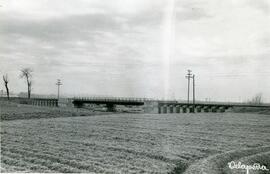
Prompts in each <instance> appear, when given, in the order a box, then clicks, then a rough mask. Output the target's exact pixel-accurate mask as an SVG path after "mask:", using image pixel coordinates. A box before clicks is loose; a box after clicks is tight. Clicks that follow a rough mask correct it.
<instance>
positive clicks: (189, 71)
mask: <svg viewBox="0 0 270 174" xmlns="http://www.w3.org/2000/svg"><path fill="white" fill-rule="evenodd" d="M186 78H187V79H188V95H187V102H188V103H189V87H190V78H192V76H191V70H188V73H187V75H186Z"/></svg>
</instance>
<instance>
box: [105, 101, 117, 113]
mask: <svg viewBox="0 0 270 174" xmlns="http://www.w3.org/2000/svg"><path fill="white" fill-rule="evenodd" d="M106 107H107V111H108V112H115V111H116V105H114V104H111V103H108V104H106Z"/></svg>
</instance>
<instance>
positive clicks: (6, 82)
mask: <svg viewBox="0 0 270 174" xmlns="http://www.w3.org/2000/svg"><path fill="white" fill-rule="evenodd" d="M3 80H4V83H5V87H6V91H7V98H8V100H9V89H8V82H9V80H8V75H7V74H6V75H3Z"/></svg>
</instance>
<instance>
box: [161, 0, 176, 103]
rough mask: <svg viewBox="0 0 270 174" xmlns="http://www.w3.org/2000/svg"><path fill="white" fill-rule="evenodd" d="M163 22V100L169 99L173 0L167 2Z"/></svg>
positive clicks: (173, 21) (172, 46)
mask: <svg viewBox="0 0 270 174" xmlns="http://www.w3.org/2000/svg"><path fill="white" fill-rule="evenodd" d="M167 2H168V4H167V6H166V9H165V15H164V20H163V22H164V23H163V62H162V63H163V65H162V69H163V71H162V73H163V83H164V84H163V85H164V88H163V89H164V92H163V97H164V99H169V97H170V96H169V95H170V75H171V74H170V71H171V70H170V64H171V63H172V62H173V61H172V59H173V56H174V50H175V0H169V1H167Z"/></svg>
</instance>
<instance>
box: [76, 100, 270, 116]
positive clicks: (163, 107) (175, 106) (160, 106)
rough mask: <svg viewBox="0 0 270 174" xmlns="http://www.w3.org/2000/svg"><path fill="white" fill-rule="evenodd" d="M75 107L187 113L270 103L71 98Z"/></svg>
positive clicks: (261, 106)
mask: <svg viewBox="0 0 270 174" xmlns="http://www.w3.org/2000/svg"><path fill="white" fill-rule="evenodd" d="M71 101H72V104H73V105H74V107H77V108H80V107H83V105H84V104H86V103H87V104H103V105H106V107H107V110H108V111H115V107H116V105H124V106H142V108H143V110H144V112H145V113H187V112H195V113H197V112H225V111H226V110H228V109H230V108H233V107H260V108H269V109H270V105H266V104H265V105H254V104H253V105H252V104H243V103H222V102H211V103H210V102H197V103H195V104H192V103H187V102H179V101H164V100H154V99H147V98H117V97H108V98H105V97H91V98H73V99H71Z"/></svg>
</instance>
